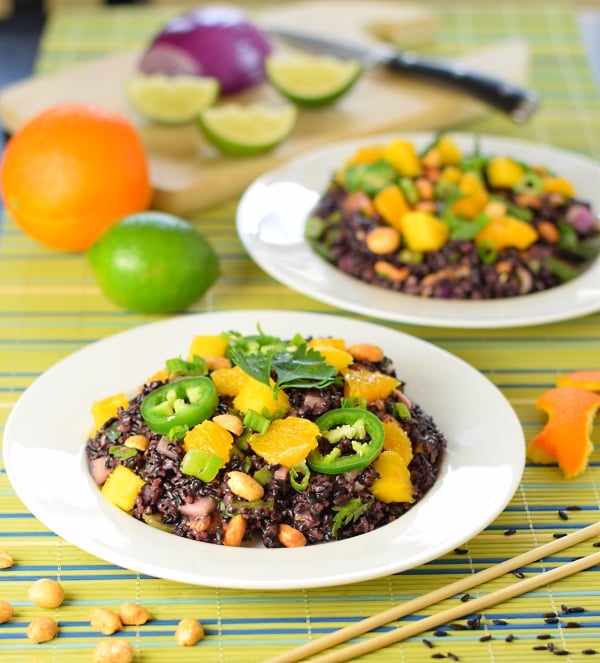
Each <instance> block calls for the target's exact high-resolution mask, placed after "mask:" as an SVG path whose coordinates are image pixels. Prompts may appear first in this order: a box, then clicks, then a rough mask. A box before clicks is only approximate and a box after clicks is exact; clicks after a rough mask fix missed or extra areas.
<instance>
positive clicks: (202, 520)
mask: <svg viewBox="0 0 600 663" xmlns="http://www.w3.org/2000/svg"><path fill="white" fill-rule="evenodd" d="M211 524H212V516H194V517H193V518H190V519H189V520H188V522H187V526H188V527H189V529H191V530H192V531H194V532H206V531H207V530H208V529H210V526H211Z"/></svg>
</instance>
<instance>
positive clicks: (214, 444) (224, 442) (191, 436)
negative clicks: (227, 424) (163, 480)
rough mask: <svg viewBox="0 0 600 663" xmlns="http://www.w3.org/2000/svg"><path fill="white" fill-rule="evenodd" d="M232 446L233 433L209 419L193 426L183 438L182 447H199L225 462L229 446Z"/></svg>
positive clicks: (229, 449) (229, 450) (188, 448)
mask: <svg viewBox="0 0 600 663" xmlns="http://www.w3.org/2000/svg"><path fill="white" fill-rule="evenodd" d="M232 446H233V435H232V434H231V433H230V432H229V431H228V430H226V429H225V428H223V427H222V426H219V424H216V423H215V422H214V421H211V420H210V419H206V420H205V421H203V422H202V423H200V424H198V425H197V426H194V427H193V428H192V429H191V430H189V431H188V432H187V433H186V434H185V437H184V438H183V448H184V449H185V450H186V451H189V450H190V449H200V450H201V451H206V452H207V453H209V454H217V456H220V457H221V458H222V459H223V460H224V461H225V462H228V461H229V455H230V452H231V447H232Z"/></svg>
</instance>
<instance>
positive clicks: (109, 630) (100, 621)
mask: <svg viewBox="0 0 600 663" xmlns="http://www.w3.org/2000/svg"><path fill="white" fill-rule="evenodd" d="M90 625H91V626H92V628H94V629H96V631H100V633H104V635H112V634H113V633H116V632H117V631H120V630H121V628H122V627H123V624H122V623H121V620H120V619H119V617H118V615H115V613H114V612H111V611H110V610H107V609H106V608H92V609H91V610H90Z"/></svg>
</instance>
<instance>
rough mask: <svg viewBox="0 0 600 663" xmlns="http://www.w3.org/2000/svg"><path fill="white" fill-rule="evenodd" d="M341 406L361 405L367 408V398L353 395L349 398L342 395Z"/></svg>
mask: <svg viewBox="0 0 600 663" xmlns="http://www.w3.org/2000/svg"><path fill="white" fill-rule="evenodd" d="M340 407H361V408H363V409H365V410H366V408H367V399H366V398H363V397H362V396H351V397H349V398H346V397H342V400H341V401H340Z"/></svg>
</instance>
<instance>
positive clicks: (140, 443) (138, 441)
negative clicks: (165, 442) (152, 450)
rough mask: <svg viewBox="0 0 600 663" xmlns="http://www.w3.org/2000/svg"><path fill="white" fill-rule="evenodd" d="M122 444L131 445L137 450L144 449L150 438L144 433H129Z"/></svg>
mask: <svg viewBox="0 0 600 663" xmlns="http://www.w3.org/2000/svg"><path fill="white" fill-rule="evenodd" d="M123 444H124V445H125V446H126V447H131V448H132V449H138V450H139V451H146V449H147V448H148V445H149V444H150V440H149V439H148V438H147V437H146V436H145V435H130V436H129V437H128V438H127V439H126V440H125V442H123Z"/></svg>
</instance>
